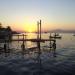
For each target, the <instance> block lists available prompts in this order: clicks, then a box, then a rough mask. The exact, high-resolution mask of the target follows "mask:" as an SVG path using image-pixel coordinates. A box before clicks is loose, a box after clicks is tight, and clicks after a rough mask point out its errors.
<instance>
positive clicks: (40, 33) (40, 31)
mask: <svg viewBox="0 0 75 75" xmlns="http://www.w3.org/2000/svg"><path fill="white" fill-rule="evenodd" d="M39 24H40V39H41V20H40V23H39Z"/></svg>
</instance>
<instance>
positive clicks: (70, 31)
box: [48, 29, 75, 33]
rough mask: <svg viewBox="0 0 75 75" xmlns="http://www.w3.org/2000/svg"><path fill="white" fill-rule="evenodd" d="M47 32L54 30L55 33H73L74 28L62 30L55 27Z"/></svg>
mask: <svg viewBox="0 0 75 75" xmlns="http://www.w3.org/2000/svg"><path fill="white" fill-rule="evenodd" d="M48 32H56V33H75V30H63V29H56V30H51V31H48Z"/></svg>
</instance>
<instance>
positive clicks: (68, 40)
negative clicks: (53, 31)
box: [10, 33, 75, 50]
mask: <svg viewBox="0 0 75 75" xmlns="http://www.w3.org/2000/svg"><path fill="white" fill-rule="evenodd" d="M60 35H61V36H62V39H57V41H56V42H57V49H58V50H61V49H72V48H73V49H75V37H74V36H72V34H60ZM17 38H18V37H16V36H14V37H13V39H17ZM21 38H22V37H19V39H21ZM26 38H27V39H30V38H37V35H36V34H33V33H29V34H27V37H26ZM42 38H44V39H48V38H49V33H48V34H42ZM21 44H22V42H18V41H17V42H12V43H11V44H10V47H12V48H15V49H18V50H20V49H21ZM35 46H36V43H33V42H26V48H29V47H35ZM41 46H49V42H45V43H41Z"/></svg>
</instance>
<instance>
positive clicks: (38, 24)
mask: <svg viewBox="0 0 75 75" xmlns="http://www.w3.org/2000/svg"><path fill="white" fill-rule="evenodd" d="M37 39H39V22H37Z"/></svg>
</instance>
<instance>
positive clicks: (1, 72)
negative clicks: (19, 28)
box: [0, 33, 75, 75]
mask: <svg viewBox="0 0 75 75" xmlns="http://www.w3.org/2000/svg"><path fill="white" fill-rule="evenodd" d="M22 34H24V33H22ZM26 35H27V36H26V37H25V38H27V39H35V38H37V34H36V33H26ZM52 35H54V33H52ZM59 35H60V36H61V37H62V38H61V39H56V57H53V54H52V52H48V51H46V50H47V47H49V45H50V41H46V42H42V43H41V49H45V52H43V51H42V53H41V55H40V62H39V60H38V59H39V58H38V54H37V53H34V52H30V53H29V54H25V55H22V54H21V53H20V52H21V51H22V49H21V45H22V43H23V42H22V41H13V42H11V43H10V44H9V48H10V49H11V50H12V52H11V53H10V54H8V56H6V55H5V53H3V54H0V75H8V74H9V75H75V70H74V69H75V36H73V34H71V33H59ZM49 36H50V33H42V35H41V38H42V39H49ZM22 38H23V37H22V36H20V37H19V39H22ZM13 39H18V37H17V36H13ZM0 46H3V44H0ZM36 46H37V43H36V42H25V47H26V49H28V48H32V47H36Z"/></svg>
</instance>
